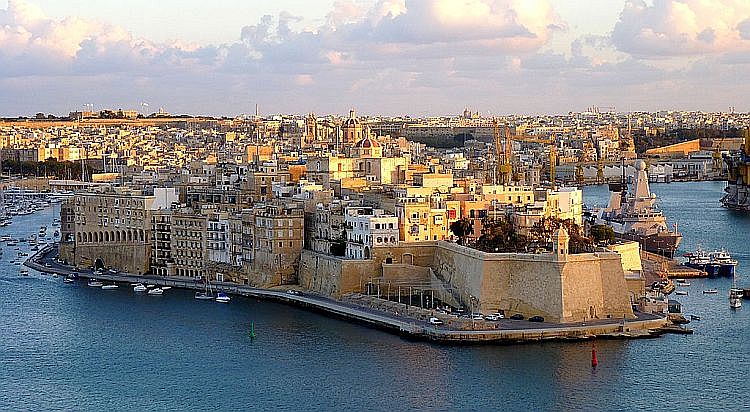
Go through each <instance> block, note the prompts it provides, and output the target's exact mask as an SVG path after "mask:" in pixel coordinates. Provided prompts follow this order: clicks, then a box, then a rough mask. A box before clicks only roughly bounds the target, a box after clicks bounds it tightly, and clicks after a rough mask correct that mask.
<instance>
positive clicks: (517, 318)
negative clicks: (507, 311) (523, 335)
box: [510, 313, 523, 320]
mask: <svg viewBox="0 0 750 412" xmlns="http://www.w3.org/2000/svg"><path fill="white" fill-rule="evenodd" d="M510 318H511V319H513V320H523V315H522V314H520V313H516V314H515V315H513V316H511V317H510Z"/></svg>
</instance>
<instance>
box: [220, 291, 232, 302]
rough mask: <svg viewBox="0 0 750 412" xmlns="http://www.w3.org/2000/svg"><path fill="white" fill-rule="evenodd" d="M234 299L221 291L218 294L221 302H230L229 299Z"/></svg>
mask: <svg viewBox="0 0 750 412" xmlns="http://www.w3.org/2000/svg"><path fill="white" fill-rule="evenodd" d="M230 300H232V298H230V297H229V296H228V295H227V294H226V293H224V292H219V294H218V295H217V296H216V301H217V302H219V303H229V301H230Z"/></svg>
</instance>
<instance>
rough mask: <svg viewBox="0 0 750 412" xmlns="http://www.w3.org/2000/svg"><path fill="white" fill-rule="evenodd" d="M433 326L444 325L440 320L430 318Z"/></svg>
mask: <svg viewBox="0 0 750 412" xmlns="http://www.w3.org/2000/svg"><path fill="white" fill-rule="evenodd" d="M429 322H430V324H431V325H442V324H443V321H442V320H440V319H438V318H430V320H429Z"/></svg>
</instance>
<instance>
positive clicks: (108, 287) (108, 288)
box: [102, 283, 119, 290]
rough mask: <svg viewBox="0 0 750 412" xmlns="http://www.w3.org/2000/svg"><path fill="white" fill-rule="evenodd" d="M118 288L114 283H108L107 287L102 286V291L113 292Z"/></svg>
mask: <svg viewBox="0 0 750 412" xmlns="http://www.w3.org/2000/svg"><path fill="white" fill-rule="evenodd" d="M118 287H119V286H117V285H115V284H114V283H110V284H108V285H102V289H103V290H113V289H117V288H118Z"/></svg>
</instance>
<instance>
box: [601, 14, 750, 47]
mask: <svg viewBox="0 0 750 412" xmlns="http://www.w3.org/2000/svg"><path fill="white" fill-rule="evenodd" d="M748 16H750V1H748V0H654V1H653V4H652V5H648V4H646V2H645V1H644V0H629V1H628V2H627V3H626V4H625V8H624V9H623V11H622V13H621V15H620V20H619V21H618V22H617V24H616V25H615V27H614V31H613V32H612V40H613V43H614V44H615V46H617V48H618V49H619V50H621V51H623V52H627V53H630V54H633V55H636V56H639V57H649V58H661V57H672V56H697V55H702V54H713V53H724V52H730V51H737V50H748V49H750V41H748V40H747V37H748V34H750V33H748V31H750V30H749V29H750V26H748V23H747V21H748V20H747V19H748Z"/></svg>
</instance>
